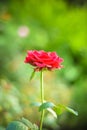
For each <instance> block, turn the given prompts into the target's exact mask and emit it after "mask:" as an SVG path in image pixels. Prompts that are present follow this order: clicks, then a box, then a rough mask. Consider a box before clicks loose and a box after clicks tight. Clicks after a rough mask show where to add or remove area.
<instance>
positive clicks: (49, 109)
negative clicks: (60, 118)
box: [47, 108, 57, 118]
mask: <svg viewBox="0 0 87 130" xmlns="http://www.w3.org/2000/svg"><path fill="white" fill-rule="evenodd" d="M47 110H48V111H49V112H50V113H51V114H52V115H53V116H54V117H55V118H57V114H56V112H55V111H54V110H53V109H52V108H47Z"/></svg>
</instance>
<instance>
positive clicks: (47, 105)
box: [39, 102, 55, 111]
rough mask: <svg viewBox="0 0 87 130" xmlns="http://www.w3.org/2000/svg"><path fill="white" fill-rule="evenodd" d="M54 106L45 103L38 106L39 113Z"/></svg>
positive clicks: (50, 103)
mask: <svg viewBox="0 0 87 130" xmlns="http://www.w3.org/2000/svg"><path fill="white" fill-rule="evenodd" d="M54 106H55V105H54V104H53V103H52V102H45V103H43V104H41V105H40V107H39V111H42V110H43V109H47V108H52V107H54Z"/></svg>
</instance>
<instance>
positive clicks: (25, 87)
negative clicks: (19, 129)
mask: <svg viewBox="0 0 87 130" xmlns="http://www.w3.org/2000/svg"><path fill="white" fill-rule="evenodd" d="M86 41H87V0H0V130H4V129H5V128H6V127H7V125H8V123H9V122H11V121H12V120H17V119H19V118H21V117H26V118H28V119H29V120H31V121H32V122H34V123H36V124H39V116H40V113H39V112H38V109H37V108H35V107H32V106H31V105H30V104H31V103H32V102H36V101H39V100H40V94H39V93H40V88H39V72H38V73H37V74H36V75H35V77H34V79H33V80H32V81H31V82H30V81H29V77H30V75H31V72H32V68H31V67H30V66H29V65H27V64H24V59H25V56H26V52H27V50H45V51H56V52H57V53H58V55H59V56H61V57H63V58H64V63H63V65H64V68H63V69H61V70H59V71H58V70H57V71H53V72H45V73H44V87H45V99H46V100H48V101H53V102H54V103H56V104H58V103H61V104H64V105H67V106H70V107H72V108H73V109H74V110H77V111H78V113H79V115H78V117H76V116H74V115H72V114H70V113H67V112H66V111H65V112H64V113H63V114H62V115H61V116H59V117H58V119H57V120H56V119H55V118H54V117H53V116H52V115H51V114H49V113H45V119H44V129H45V130H66V129H67V130H84V129H85V128H86V127H87V43H86Z"/></svg>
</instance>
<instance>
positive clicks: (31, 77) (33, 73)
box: [30, 71, 35, 81]
mask: <svg viewBox="0 0 87 130" xmlns="http://www.w3.org/2000/svg"><path fill="white" fill-rule="evenodd" d="M34 75H35V71H33V72H32V73H31V76H30V81H31V80H32V79H33V77H34Z"/></svg>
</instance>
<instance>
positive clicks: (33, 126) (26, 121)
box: [21, 118, 38, 130]
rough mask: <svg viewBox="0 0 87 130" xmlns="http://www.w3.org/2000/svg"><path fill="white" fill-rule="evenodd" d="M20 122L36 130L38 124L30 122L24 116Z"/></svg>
mask: <svg viewBox="0 0 87 130" xmlns="http://www.w3.org/2000/svg"><path fill="white" fill-rule="evenodd" d="M21 122H23V123H24V124H25V125H26V126H28V128H29V129H31V130H38V126H37V125H36V124H32V123H31V122H30V121H29V120H27V119H25V118H22V119H21Z"/></svg>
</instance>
